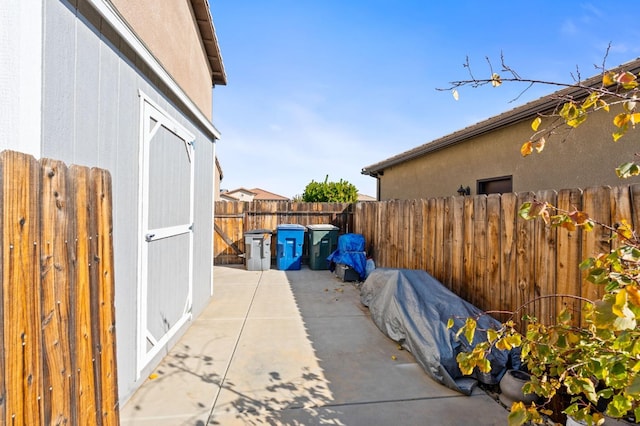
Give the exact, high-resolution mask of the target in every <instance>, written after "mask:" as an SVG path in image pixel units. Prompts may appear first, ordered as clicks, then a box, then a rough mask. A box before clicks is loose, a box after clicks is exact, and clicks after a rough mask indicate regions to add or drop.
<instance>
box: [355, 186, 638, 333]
mask: <svg viewBox="0 0 640 426" xmlns="http://www.w3.org/2000/svg"><path fill="white" fill-rule="evenodd" d="M534 197H535V198H536V199H538V200H542V201H548V202H550V203H552V204H554V205H556V206H558V207H559V208H562V209H565V210H573V209H574V208H575V209H579V210H583V211H586V212H588V213H589V215H590V217H592V218H593V219H595V220H597V221H600V222H602V223H605V224H614V223H616V222H619V221H620V220H621V219H623V218H624V219H627V220H628V221H629V223H632V224H633V226H634V228H635V229H639V228H640V185H633V186H621V187H614V188H610V187H597V188H588V189H585V190H584V191H583V190H580V189H570V190H562V191H558V192H555V191H541V192H538V193H535V194H534V193H526V194H502V195H497V194H496V195H489V196H486V195H478V196H473V197H471V196H467V197H460V196H454V197H448V198H436V199H429V200H410V201H386V202H377V203H358V204H357V205H356V207H355V212H354V230H355V231H354V232H356V233H361V234H363V235H364V236H365V239H366V241H367V244H368V245H371V246H372V247H373V251H374V252H373V256H374V259H375V261H376V264H377V266H378V267H390V268H411V269H422V270H425V271H427V272H429V273H430V274H431V275H433V276H434V277H435V278H437V279H438V280H439V281H441V282H442V283H443V284H444V285H445V286H447V287H448V288H449V289H451V290H452V291H453V292H455V293H456V294H458V295H459V296H461V297H462V298H464V299H466V300H467V301H469V302H471V303H472V304H474V305H476V306H478V307H479V308H481V309H484V310H503V311H505V310H506V311H513V310H515V309H516V308H518V307H520V306H522V305H523V304H525V303H527V302H529V301H531V300H534V299H535V298H537V297H544V296H546V295H551V294H570V295H578V296H583V297H586V298H589V299H595V298H598V297H600V296H601V295H602V290H603V289H602V288H601V287H600V286H595V285H593V284H591V283H589V282H587V281H585V280H584V277H583V275H582V273H581V271H580V269H579V264H580V262H581V261H582V260H583V259H585V258H588V257H591V256H594V255H597V254H598V253H601V252H608V251H609V250H610V248H611V244H614V243H615V242H612V241H611V240H610V237H611V235H610V233H609V232H608V231H607V230H605V229H603V228H602V227H596V228H595V229H594V230H593V231H592V232H583V231H580V230H578V231H575V232H569V231H567V230H566V229H557V228H550V227H549V226H545V224H544V222H542V221H540V220H530V221H526V220H524V219H521V218H520V217H519V216H518V214H517V212H518V209H519V207H520V205H521V204H522V203H524V202H526V201H529V200H532V199H533V198H534ZM562 306H567V307H568V308H570V309H572V310H573V312H574V315H576V321H580V319H579V314H580V305H579V304H578V303H577V302H576V301H575V299H571V298H548V299H544V298H543V299H542V300H540V301H539V302H537V303H533V304H531V305H530V306H529V308H530V309H528V310H527V311H526V313H528V314H529V315H534V316H536V317H537V318H539V319H541V320H543V321H545V322H549V321H551V320H553V319H554V318H555V315H556V313H557V312H558V310H559V309H560V308H561V307H562ZM498 317H500V315H498ZM503 319H504V317H503Z"/></svg>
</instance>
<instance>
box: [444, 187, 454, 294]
mask: <svg viewBox="0 0 640 426" xmlns="http://www.w3.org/2000/svg"><path fill="white" fill-rule="evenodd" d="M443 203H444V208H443V221H444V225H443V231H444V233H443V238H444V242H443V246H442V251H443V259H442V267H443V271H442V283H443V284H444V285H445V286H446V287H447V288H448V289H449V290H451V289H452V287H453V279H452V275H453V272H452V271H453V256H452V247H453V228H454V223H453V220H452V216H453V211H452V198H451V197H448V198H445V199H443Z"/></svg>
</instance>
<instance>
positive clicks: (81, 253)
mask: <svg viewBox="0 0 640 426" xmlns="http://www.w3.org/2000/svg"><path fill="white" fill-rule="evenodd" d="M69 172H70V174H72V175H73V178H72V180H73V182H74V184H75V186H74V187H73V192H72V193H73V194H74V201H73V202H74V205H73V208H74V211H75V212H76V216H75V221H73V223H72V224H71V226H72V227H73V228H72V229H73V234H74V235H73V238H74V244H75V250H74V253H75V259H74V271H73V272H74V274H75V280H74V288H73V289H72V291H73V292H74V293H75V296H76V297H75V302H76V303H75V306H74V311H73V316H74V318H76V322H75V325H76V328H75V336H74V341H75V342H76V351H75V356H76V362H75V364H74V370H73V374H74V375H75V383H76V396H75V397H76V400H77V413H76V418H77V420H78V422H79V423H80V424H87V425H88V424H96V423H97V422H96V420H97V419H99V418H100V416H99V415H98V413H99V411H98V407H97V406H96V400H97V395H96V386H95V382H94V377H95V364H94V362H93V349H94V338H95V336H94V329H93V327H92V318H91V307H92V301H91V286H90V283H91V278H92V277H91V271H90V263H91V257H90V251H91V247H90V241H89V237H90V235H92V232H91V230H90V221H91V204H90V192H89V169H88V168H86V167H80V166H70V167H69ZM87 230H89V231H88V232H87Z"/></svg>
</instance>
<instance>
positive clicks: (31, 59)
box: [0, 0, 43, 158]
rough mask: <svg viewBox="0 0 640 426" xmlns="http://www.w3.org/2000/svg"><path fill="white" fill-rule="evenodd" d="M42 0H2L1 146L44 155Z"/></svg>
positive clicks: (0, 31)
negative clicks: (41, 107)
mask: <svg viewBox="0 0 640 426" xmlns="http://www.w3.org/2000/svg"><path fill="white" fill-rule="evenodd" d="M42 7H43V5H42V0H21V1H0V149H11V150H15V151H20V152H24V153H27V154H31V155H33V156H34V157H36V158H39V157H40V103H41V94H40V93H41V89H42V86H41V81H42V76H41V73H42V49H41V47H42V41H41V39H42Z"/></svg>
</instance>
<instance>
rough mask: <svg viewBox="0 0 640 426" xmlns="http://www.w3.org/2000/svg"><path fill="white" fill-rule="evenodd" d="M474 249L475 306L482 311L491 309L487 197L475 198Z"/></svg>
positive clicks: (479, 196) (478, 196)
mask: <svg viewBox="0 0 640 426" xmlns="http://www.w3.org/2000/svg"><path fill="white" fill-rule="evenodd" d="M473 247H474V254H473V259H474V276H473V293H474V300H475V301H474V304H475V305H476V306H477V307H479V308H480V309H483V310H487V309H490V300H489V299H488V296H489V294H488V292H487V197H486V195H477V196H475V197H473Z"/></svg>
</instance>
